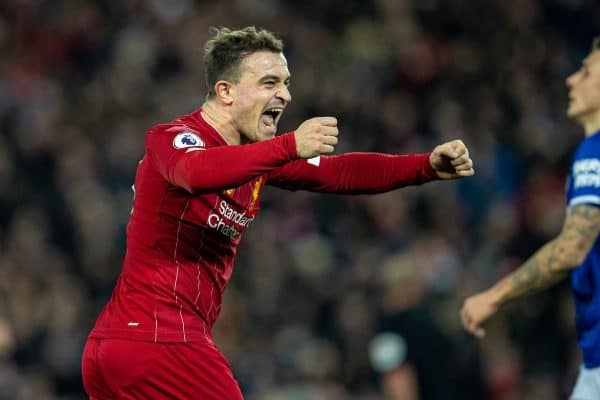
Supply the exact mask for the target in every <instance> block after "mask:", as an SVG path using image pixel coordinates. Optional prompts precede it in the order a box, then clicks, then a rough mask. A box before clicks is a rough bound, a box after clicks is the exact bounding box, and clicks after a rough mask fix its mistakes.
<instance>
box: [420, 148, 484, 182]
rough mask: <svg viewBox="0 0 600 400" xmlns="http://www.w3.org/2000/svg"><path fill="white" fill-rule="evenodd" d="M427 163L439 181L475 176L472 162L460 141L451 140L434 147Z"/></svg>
mask: <svg viewBox="0 0 600 400" xmlns="http://www.w3.org/2000/svg"><path fill="white" fill-rule="evenodd" d="M429 163H430V164H431V167H432V168H433V169H434V170H435V172H436V173H437V175H438V177H439V178H440V179H455V178H462V177H465V176H472V175H474V174H475V170H474V169H473V160H471V158H470V157H469V150H468V149H467V146H465V144H464V143H463V142H462V140H452V141H450V142H446V143H443V144H440V145H439V146H436V147H435V149H433V151H432V152H431V155H430V156H429Z"/></svg>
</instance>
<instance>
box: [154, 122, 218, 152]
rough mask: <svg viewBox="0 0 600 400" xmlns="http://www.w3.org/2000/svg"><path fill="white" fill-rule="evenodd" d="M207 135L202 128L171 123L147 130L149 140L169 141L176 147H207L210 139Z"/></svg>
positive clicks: (165, 142) (164, 142)
mask: <svg viewBox="0 0 600 400" xmlns="http://www.w3.org/2000/svg"><path fill="white" fill-rule="evenodd" d="M207 136H208V135H206V133H205V132H202V130H199V129H194V128H192V127H190V126H188V125H185V124H177V123H169V124H160V125H156V126H154V127H152V128H150V129H149V130H148V132H147V141H148V142H151V141H159V142H161V143H163V144H167V143H169V144H171V146H172V147H173V148H174V149H184V148H186V147H206V144H207V142H208V141H209V137H207Z"/></svg>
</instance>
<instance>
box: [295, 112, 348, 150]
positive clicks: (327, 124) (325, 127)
mask: <svg viewBox="0 0 600 400" xmlns="http://www.w3.org/2000/svg"><path fill="white" fill-rule="evenodd" d="M294 136H295V138H296V152H297V153H298V157H300V158H312V157H315V156H319V155H322V154H328V153H332V152H333V148H334V146H335V145H336V144H337V142H338V138H337V136H338V128H337V119H335V118H334V117H316V118H311V119H307V120H306V121H304V122H303V123H302V124H300V126H299V127H298V129H296V131H295V132H294Z"/></svg>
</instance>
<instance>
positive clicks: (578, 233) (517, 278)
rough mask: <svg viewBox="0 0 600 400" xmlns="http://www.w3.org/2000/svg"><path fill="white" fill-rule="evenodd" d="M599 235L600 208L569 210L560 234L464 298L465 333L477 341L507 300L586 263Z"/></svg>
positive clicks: (463, 319)
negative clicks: (521, 262)
mask: <svg viewBox="0 0 600 400" xmlns="http://www.w3.org/2000/svg"><path fill="white" fill-rule="evenodd" d="M599 232H600V208H598V207H595V206H591V205H587V204H579V205H576V206H573V207H572V208H570V209H569V210H568V213H567V216H566V218H565V222H564V224H563V228H562V230H561V232H560V234H559V235H558V236H557V237H556V238H555V239H553V240H551V241H550V242H548V243H546V244H545V245H544V246H543V247H542V248H541V249H539V250H538V251H537V252H535V253H534V254H533V255H532V256H531V257H530V258H529V259H528V260H527V261H525V263H524V264H523V265H522V266H521V267H520V268H519V269H517V270H515V271H514V272H512V273H511V274H509V275H508V276H506V277H505V278H503V279H502V280H500V281H499V282H498V283H496V284H495V285H494V286H492V287H491V288H489V289H488V290H486V291H484V292H481V293H479V294H476V295H474V296H471V297H469V298H467V299H466V300H465V302H464V305H463V308H462V310H461V320H462V323H463V326H464V327H465V329H466V330H467V331H469V332H471V333H473V334H474V335H476V336H477V337H483V336H484V335H485V331H484V330H483V329H482V328H481V326H480V325H481V324H482V323H483V322H484V321H485V320H487V319H488V318H489V317H491V316H492V315H493V314H494V313H495V312H496V311H497V310H498V309H499V308H500V307H501V306H502V305H503V304H505V303H506V302H508V301H509V300H512V299H515V298H518V297H521V296H525V295H527V294H530V293H534V292H536V291H539V290H542V289H545V288H547V287H549V286H551V285H553V284H555V283H557V282H559V281H561V280H562V279H564V278H565V277H567V276H568V274H569V272H570V271H571V270H572V269H573V268H577V267H578V266H579V265H581V263H582V262H583V261H584V260H585V257H586V256H587V254H588V252H589V251H590V249H591V248H592V246H593V244H594V242H595V240H596V238H597V236H598V233H599Z"/></svg>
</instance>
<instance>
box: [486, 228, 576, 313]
mask: <svg viewBox="0 0 600 400" xmlns="http://www.w3.org/2000/svg"><path fill="white" fill-rule="evenodd" d="M576 266H577V262H576V260H574V258H573V257H572V254H570V253H569V251H568V249H566V248H565V246H564V245H561V241H560V240H559V239H554V240H552V241H550V242H548V243H547V244H546V245H544V246H543V247H542V248H540V249H539V250H538V251H537V252H536V253H534V254H533V255H532V256H531V257H530V258H529V259H528V260H527V261H526V262H525V263H524V264H523V265H521V267H520V268H519V269H517V270H516V271H514V272H513V273H511V274H510V275H508V276H507V277H505V278H504V279H502V280H501V281H499V282H498V283H497V284H496V285H494V286H493V287H492V288H490V293H491V294H492V297H493V298H494V302H495V303H496V304H497V305H498V306H500V305H502V304H504V303H506V302H507V301H509V300H512V299H515V298H517V297H521V296H525V295H528V294H531V293H535V292H537V291H540V290H543V289H546V288H548V287H550V286H552V285H554V284H555V283H557V282H559V281H561V280H563V279H564V278H566V277H567V276H568V274H569V272H570V270H571V269H572V268H574V267H576Z"/></svg>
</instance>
